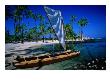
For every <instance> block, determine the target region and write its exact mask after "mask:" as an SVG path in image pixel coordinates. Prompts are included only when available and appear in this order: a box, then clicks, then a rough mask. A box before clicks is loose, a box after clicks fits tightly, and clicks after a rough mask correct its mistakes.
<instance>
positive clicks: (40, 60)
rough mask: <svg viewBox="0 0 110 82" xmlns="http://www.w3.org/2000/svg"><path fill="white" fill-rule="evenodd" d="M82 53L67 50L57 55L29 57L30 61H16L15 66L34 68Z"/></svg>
mask: <svg viewBox="0 0 110 82" xmlns="http://www.w3.org/2000/svg"><path fill="white" fill-rule="evenodd" d="M79 55H80V52H78V51H77V52H70V51H68V52H65V53H63V54H62V53H58V54H57V56H54V57H51V56H50V55H49V56H48V57H47V56H45V57H44V58H41V57H38V58H34V57H33V59H30V60H29V58H28V61H27V60H25V61H22V62H14V66H15V67H16V68H32V67H41V66H43V65H48V64H53V63H57V62H61V61H64V60H68V59H70V58H74V57H77V56H79Z"/></svg>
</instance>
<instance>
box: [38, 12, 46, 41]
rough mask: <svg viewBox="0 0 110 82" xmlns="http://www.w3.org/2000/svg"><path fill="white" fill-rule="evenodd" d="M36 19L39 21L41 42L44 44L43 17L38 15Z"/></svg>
mask: <svg viewBox="0 0 110 82" xmlns="http://www.w3.org/2000/svg"><path fill="white" fill-rule="evenodd" d="M37 17H38V18H39V20H40V32H41V33H40V34H41V35H42V36H43V38H42V40H43V42H44V34H45V33H44V31H45V25H44V17H43V16H42V15H41V14H39V15H38V16H37Z"/></svg>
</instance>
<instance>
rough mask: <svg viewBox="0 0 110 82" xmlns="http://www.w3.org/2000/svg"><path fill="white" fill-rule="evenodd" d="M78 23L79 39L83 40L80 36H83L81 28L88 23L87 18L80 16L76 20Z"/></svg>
mask: <svg viewBox="0 0 110 82" xmlns="http://www.w3.org/2000/svg"><path fill="white" fill-rule="evenodd" d="M78 24H79V26H80V37H81V40H83V38H82V36H83V28H84V27H85V26H86V25H87V24H88V20H87V19H86V18H81V19H80V20H79V21H78Z"/></svg>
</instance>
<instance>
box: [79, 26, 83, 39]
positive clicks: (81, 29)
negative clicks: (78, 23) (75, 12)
mask: <svg viewBox="0 0 110 82" xmlns="http://www.w3.org/2000/svg"><path fill="white" fill-rule="evenodd" d="M82 34H83V32H82V28H81V36H80V37H81V40H83V38H82Z"/></svg>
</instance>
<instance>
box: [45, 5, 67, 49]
mask: <svg viewBox="0 0 110 82" xmlns="http://www.w3.org/2000/svg"><path fill="white" fill-rule="evenodd" d="M44 9H45V11H46V13H47V16H48V18H49V20H50V23H51V25H52V28H53V29H54V31H55V33H56V35H57V37H58V40H59V42H60V43H61V45H62V47H63V48H64V50H66V46H65V39H64V28H63V18H62V16H61V12H60V11H58V10H54V9H51V8H49V7H46V6H44Z"/></svg>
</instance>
